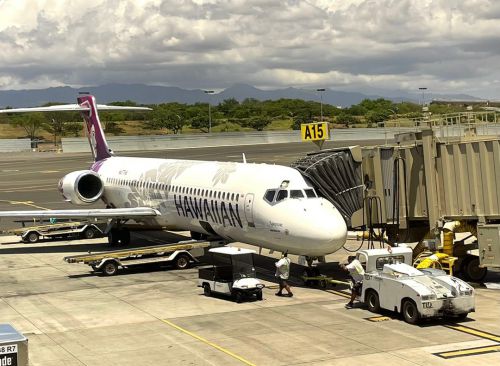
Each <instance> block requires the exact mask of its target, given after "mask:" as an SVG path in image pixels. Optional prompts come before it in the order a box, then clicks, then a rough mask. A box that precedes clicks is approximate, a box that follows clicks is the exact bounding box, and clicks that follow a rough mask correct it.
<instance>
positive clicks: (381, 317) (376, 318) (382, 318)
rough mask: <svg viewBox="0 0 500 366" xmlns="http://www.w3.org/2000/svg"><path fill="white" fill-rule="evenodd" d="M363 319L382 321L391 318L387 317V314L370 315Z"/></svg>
mask: <svg viewBox="0 0 500 366" xmlns="http://www.w3.org/2000/svg"><path fill="white" fill-rule="evenodd" d="M365 319H366V320H368V321H371V322H384V321H386V320H391V318H389V317H388V316H372V317H370V318H365Z"/></svg>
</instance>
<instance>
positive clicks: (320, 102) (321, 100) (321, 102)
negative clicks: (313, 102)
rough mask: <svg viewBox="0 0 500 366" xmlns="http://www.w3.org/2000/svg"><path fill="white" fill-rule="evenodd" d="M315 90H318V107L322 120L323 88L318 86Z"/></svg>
mask: <svg viewBox="0 0 500 366" xmlns="http://www.w3.org/2000/svg"><path fill="white" fill-rule="evenodd" d="M316 91H317V92H319V108H320V111H321V122H323V92H324V91H325V88H319V89H316Z"/></svg>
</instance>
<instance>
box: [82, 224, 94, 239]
mask: <svg viewBox="0 0 500 366" xmlns="http://www.w3.org/2000/svg"><path fill="white" fill-rule="evenodd" d="M82 237H83V238H84V239H94V238H95V230H94V229H92V228H91V227H88V228H86V229H85V230H84V231H83V233H82Z"/></svg>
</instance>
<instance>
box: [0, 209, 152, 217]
mask: <svg viewBox="0 0 500 366" xmlns="http://www.w3.org/2000/svg"><path fill="white" fill-rule="evenodd" d="M160 215H161V213H160V211H158V210H155V209H154V208H151V207H131V208H103V209H90V210H82V209H78V210H38V211H36V210H33V211H0V219H1V218H2V217H9V218H12V217H36V218H52V217H54V218H75V219H76V218H80V219H81V218H85V219H122V220H125V219H141V218H144V217H155V216H160Z"/></svg>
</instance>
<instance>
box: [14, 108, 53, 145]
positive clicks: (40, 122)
mask: <svg viewBox="0 0 500 366" xmlns="http://www.w3.org/2000/svg"><path fill="white" fill-rule="evenodd" d="M45 121H46V120H45V117H44V116H43V114H42V113H29V114H28V115H26V116H22V117H21V118H16V119H12V122H11V124H12V125H13V126H14V127H21V128H22V129H23V130H24V131H25V132H26V136H27V137H29V138H30V139H31V140H34V139H35V138H36V137H37V133H38V132H39V131H40V130H41V129H42V128H43V126H44V124H45Z"/></svg>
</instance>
